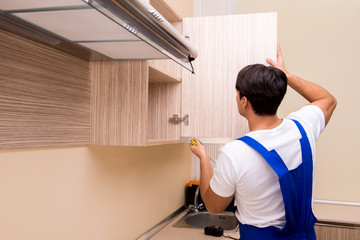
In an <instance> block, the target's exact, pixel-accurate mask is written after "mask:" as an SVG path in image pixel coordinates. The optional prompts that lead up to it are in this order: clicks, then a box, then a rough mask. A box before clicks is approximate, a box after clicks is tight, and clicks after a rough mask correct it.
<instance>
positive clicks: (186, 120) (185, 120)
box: [169, 114, 189, 126]
mask: <svg viewBox="0 0 360 240" xmlns="http://www.w3.org/2000/svg"><path fill="white" fill-rule="evenodd" d="M169 122H171V123H172V124H179V123H181V122H183V123H184V125H185V126H187V125H189V114H185V116H184V117H183V118H181V117H179V115H177V114H174V115H173V116H172V117H170V118H169Z"/></svg>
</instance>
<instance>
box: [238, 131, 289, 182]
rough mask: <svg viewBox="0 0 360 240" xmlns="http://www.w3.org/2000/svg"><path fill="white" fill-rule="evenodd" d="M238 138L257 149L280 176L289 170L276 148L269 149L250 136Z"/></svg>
mask: <svg viewBox="0 0 360 240" xmlns="http://www.w3.org/2000/svg"><path fill="white" fill-rule="evenodd" d="M237 140H240V141H243V142H244V143H246V144H247V145H249V146H250V147H252V148H253V149H254V150H255V151H257V152H258V153H259V154H260V155H261V156H262V157H263V158H264V159H265V160H266V162H267V163H268V164H269V165H270V167H271V168H272V169H273V170H274V171H275V173H276V174H277V175H278V177H279V178H280V177H281V176H283V175H284V174H285V173H287V172H288V171H289V170H288V168H287V167H286V165H285V163H284V162H283V160H282V159H281V157H280V156H279V154H278V153H277V152H276V151H275V150H274V149H273V150H271V151H268V150H267V149H266V148H265V147H264V146H263V145H261V144H260V143H259V142H258V141H256V140H255V139H253V138H251V137H249V136H244V137H241V138H238V139H237Z"/></svg>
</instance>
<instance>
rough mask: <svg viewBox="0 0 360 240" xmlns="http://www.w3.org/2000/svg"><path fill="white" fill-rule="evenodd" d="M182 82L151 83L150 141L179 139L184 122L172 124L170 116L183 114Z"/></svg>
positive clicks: (149, 102)
mask: <svg viewBox="0 0 360 240" xmlns="http://www.w3.org/2000/svg"><path fill="white" fill-rule="evenodd" d="M180 99H181V84H179V83H150V84H149V101H148V106H149V108H148V110H149V111H148V113H149V114H148V116H149V117H148V141H149V144H151V142H152V141H157V142H159V141H164V142H166V141H169V140H170V141H178V142H180V130H181V126H182V125H183V123H180V124H176V125H175V124H172V123H170V122H169V118H170V117H172V115H173V114H177V115H179V117H182V116H181V115H180V114H181V101H180Z"/></svg>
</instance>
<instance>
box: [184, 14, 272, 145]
mask: <svg viewBox="0 0 360 240" xmlns="http://www.w3.org/2000/svg"><path fill="white" fill-rule="evenodd" d="M276 26H277V14H276V13H262V14H246V15H232V16H215V17H199V18H185V19H183V34H184V35H186V36H188V37H189V41H190V42H191V43H192V44H193V45H194V47H195V48H197V49H198V57H197V59H196V60H195V61H194V62H193V65H194V71H195V74H191V73H189V72H187V71H183V72H182V84H181V85H182V95H181V97H182V98H181V102H182V115H184V114H188V115H189V125H187V126H185V125H182V130H181V136H182V137H192V136H199V137H202V138H231V139H234V138H237V137H240V136H242V135H244V134H245V133H246V132H248V126H247V122H246V120H245V119H244V118H243V117H241V116H240V115H239V113H238V110H237V104H236V100H235V97H236V91H235V82H236V77H237V74H238V72H239V70H240V69H241V68H243V67H244V66H246V65H248V64H253V63H263V64H265V62H266V61H265V59H266V58H273V59H275V57H276V45H277V37H276V35H277V27H276Z"/></svg>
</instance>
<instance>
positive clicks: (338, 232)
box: [315, 224, 360, 240]
mask: <svg viewBox="0 0 360 240" xmlns="http://www.w3.org/2000/svg"><path fill="white" fill-rule="evenodd" d="M315 232H316V238H317V239H318V240H358V239H360V228H359V226H354V227H346V226H345V227H343V226H338V227H336V226H322V225H321V224H317V225H315Z"/></svg>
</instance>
